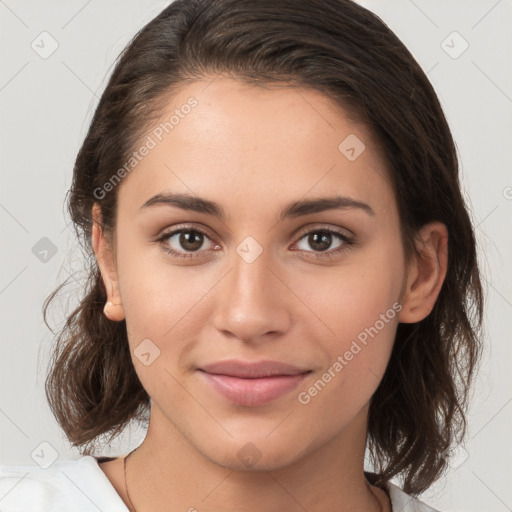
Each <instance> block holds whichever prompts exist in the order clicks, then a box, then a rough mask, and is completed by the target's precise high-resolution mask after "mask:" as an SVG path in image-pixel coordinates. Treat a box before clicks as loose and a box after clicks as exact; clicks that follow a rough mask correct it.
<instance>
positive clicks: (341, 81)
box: [44, 0, 483, 494]
mask: <svg viewBox="0 0 512 512" xmlns="http://www.w3.org/2000/svg"><path fill="white" fill-rule="evenodd" d="M218 73H223V74H226V75H230V76H233V77H236V78H237V79H240V80H245V81H246V82H248V83H252V84H265V83H277V82H282V81H286V82H288V83H290V84H291V85H296V86H300V87H311V88H313V89H316V90H318V91H320V92H322V93H324V94H325V95H327V96H329V97H330V98H331V99H332V100H333V101H334V102H335V104H336V105H338V106H340V107H341V108H343V109H344V111H348V112H349V113H350V115H351V116H353V117H354V118H357V119H358V120H359V121H361V122H363V123H365V125H366V126H368V128H369V130H371V133H372V134H373V136H374V138H375V142H376V143H378V144H379V145H380V146H381V147H382V148H383V150H384V155H385V159H386V163H387V165H388V168H389V172H390V176H391V179H392V183H393V187H394V190H395V194H396V198H397V203H398V208H399V212H400V217H401V223H402V233H403V241H404V247H405V252H406V255H407V257H410V256H411V255H413V252H414V235H415V233H417V231H418V229H419V228H420V227H421V226H423V225H424V224H426V223H428V222H430V221H434V220H438V221H441V222H443V223H445V224H446V226H447V227H448V230H449V259H448V271H447V275H446V279H445V282H444V284H443V286H442V289H441V292H440V294H439V297H438V300H437V302H436V304H435V306H434V309H433V311H432V312H431V313H430V315H428V316H427V317H426V318H425V319H424V320H423V321H421V322H419V323H416V324H399V326H398V331H397V335H396V339H395V343H394V348H393V352H392V355H391V359H390V362H389V365H388V367H387V370H386V373H385V375H384V377H383V379H382V382H381V383H380V385H379V387H378V389H377V390H376V392H375V394H374V396H373V397H372V400H371V404H370V412H369V423H368V442H369V448H370V452H371V456H372V460H373V463H374V466H375V470H376V472H377V473H378V475H379V481H378V482H377V483H380V484H382V483H384V482H386V481H387V480H389V479H390V478H391V477H393V476H395V475H398V476H402V477H403V481H404V485H403V487H404V490H405V492H407V493H410V494H419V493H421V492H422V491H423V490H425V489H426V488H427V487H428V486H429V485H431V484H432V483H433V482H434V481H435V480H436V479H438V478H439V477H440V475H441V474H442V472H443V470H444V469H445V468H446V456H445V454H446V450H447V449H449V448H450V447H451V446H452V445H453V444H454V443H457V442H460V441H461V440H462V439H463V436H464V435H465V431H466V418H465V411H466V409H467V404H468V392H469V389H470V384H471V381H472V378H473V375H474V369H475V367H476V364H477V363H478V360H479V357H480V354H481V345H480V343H481V342H480V338H479V330H480V329H481V322H482V309H483V297H482V296H483V293H482V287H481V283H480V278H479V270H478V265H477V257H476V248H475V238H474V233H473V228H472V224H471V221H470V218H469V216H468V212H467V209H466V206H465V202H464V199H463V197H462V194H461V190H460V183H459V176H458V172H459V168H458V160H457V154H456V148H455V144H454V141H453V139H452V135H451V133H450V129H449V127H448V124H447V121H446V119H445V116H444V114H443V111H442V108H441V106H440V103H439V101H438V98H437V96H436V94H435V92H434V89H433V87H432V86H431V84H430V82H429V81H428V79H427V77H426V75H425V73H424V72H423V71H422V69H421V68H420V66H419V65H418V63H417V62H416V61H415V59H414V58H413V56H412V55H411V54H410V53H409V51H408V50H407V49H406V48H405V46H404V45H403V44H402V43H401V41H400V40H399V39H398V38H397V37H396V36H395V34H394V33H393V32H392V31H391V30H390V29H389V28H388V27H387V26H386V25H385V23H384V22H383V21H382V20H381V19H380V18H379V17H378V16H376V15H375V14H373V13H371V12H370V11H368V10H366V9H364V8H363V7H361V6H359V5H357V4H356V3H353V2H352V1H349V0H307V1H306V0H304V1H297V0H257V1H255V0H177V1H175V2H173V3H172V4H171V5H169V6H168V7H167V8H166V9H164V10H163V11H162V12H161V13H160V14H159V15H158V16H157V17H156V18H154V19H153V20H152V21H151V22H150V23H148V24H147V25H146V26H145V27H144V28H143V29H141V30H140V31H139V32H138V33H137V34H136V36H135V37H134V38H133V39H132V41H131V42H130V43H129V45H128V46H127V47H126V48H125V50H124V51H123V52H122V54H121V55H120V57H119V60H118V62H117V64H116V67H115V69H114V71H113V74H112V76H111V78H110V80H109V82H108V85H107V87H106V89H105V91H104V93H103V95H102V97H101V99H100V101H99V104H98V106H97V108H96V111H95V114H94V118H93V120H92V122H91V125H90V128H89V131H88V133H87V136H86V137H85V140H84V143H83V145H82V147H81V149H80V151H79V153H78V156H77V158H76V162H75V166H74V174H73V183H72V186H71V190H70V196H69V203H68V209H69V213H70V215H71V219H72V221H73V223H74V227H75V230H76V233H77V236H78V239H79V240H82V241H83V244H84V245H83V247H84V249H85V252H86V254H87V255H88V257H89V268H88V280H87V286H86V289H85V292H84V295H83V299H82V300H81V302H80V304H79V305H78V307H77V308H76V309H75V310H74V311H73V312H72V314H71V315H70V316H69V317H68V318H67V321H66V324H65V326H64V328H63V329H62V330H61V331H60V332H59V335H58V338H57V343H56V346H55V349H54V351H53V354H52V361H51V368H50V370H49V373H48V376H47V380H46V394H47V397H48V400H49V403H50V407H51V409H52V411H53V413H54V414H55V417H56V418H57V421H58V422H59V423H60V425H61V426H62V428H63V430H64V432H65V433H66V435H67V437H68V439H69V440H70V442H71V443H72V444H73V445H75V446H78V447H81V448H82V453H84V454H90V453H91V449H92V448H94V447H95V446H96V444H97V441H98V438H99V436H102V435H104V434H110V435H111V436H110V439H113V438H114V437H115V436H117V435H118V434H119V433H121V432H122V431H123V429H124V428H125V427H126V426H127V425H128V423H129V422H130V421H131V420H137V421H140V422H145V421H147V417H148V416H147V414H148V410H149V407H150V398H149V396H148V394H147V393H146V391H145V390H144V388H143V387H142V385H141V383H140V382H139V379H138V377H137V374H136V372H135V369H134V367H133V364H132V361H131V358H130V352H129V346H128V339H127V332H126V324H125V322H124V321H123V322H111V321H110V320H108V319H107V318H106V317H105V316H104V314H103V306H104V304H105V302H106V300H107V299H106V297H107V295H106V293H105V289H104V285H103V281H102V279H101V275H100V273H99V271H98V267H97V265H96V261H95V258H94V254H93V251H92V247H91V228H92V219H91V210H92V206H93V204H94V203H95V202H97V203H99V204H100V206H101V211H102V228H103V230H104V232H105V234H107V235H108V234H109V233H110V234H113V233H115V212H116V200H117V193H116V190H114V191H112V192H109V193H106V194H101V196H102V197H101V198H98V194H97V193H96V192H95V191H97V190H98V189H99V188H101V187H102V186H103V185H104V184H105V183H106V182H107V181H109V179H111V178H112V175H113V171H115V170H116V169H120V168H121V167H122V166H123V164H124V163H125V162H126V161H127V159H128V158H129V156H130V153H131V152H132V151H133V149H134V147H135V144H136V142H137V141H138V140H140V138H141V137H142V136H143V135H144V133H145V130H147V129H148V127H149V126H150V123H151V122H152V121H153V120H154V119H156V118H157V117H158V115H159V114H161V108H162V107H163V106H164V105H165V102H166V101H167V100H168V98H169V95H170V94H171V93H172V92H173V91H175V90H177V89H178V88H179V87H180V86H182V85H183V84H184V83H186V82H187V81H194V80H197V79H199V78H203V77H208V76H215V75H216V74H218ZM64 284H65V283H64ZM62 286H63V285H61V287H62ZM61 287H59V288H57V290H55V291H54V292H53V293H52V294H51V295H50V296H49V297H48V298H47V300H46V301H45V304H44V317H45V322H46V314H47V308H48V305H49V304H50V302H52V301H53V299H54V297H55V295H56V293H57V292H58V291H59V289H60V288H61ZM46 323H47V322H46Z"/></svg>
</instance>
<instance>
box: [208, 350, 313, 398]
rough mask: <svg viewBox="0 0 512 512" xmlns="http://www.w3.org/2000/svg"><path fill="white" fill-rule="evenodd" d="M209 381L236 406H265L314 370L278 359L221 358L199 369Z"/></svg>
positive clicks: (210, 384) (210, 385)
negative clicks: (248, 360)
mask: <svg viewBox="0 0 512 512" xmlns="http://www.w3.org/2000/svg"><path fill="white" fill-rule="evenodd" d="M198 372H199V374H200V375H201V377H202V378H203V379H204V381H205V382H206V384H207V385H208V386H209V387H211V388H212V389H213V390H215V391H216V392H217V393H219V394H220V395H222V396H223V397H224V398H226V399H227V400H229V401H230V402H232V403H233V404H235V405H240V406H248V407H255V406H258V405H264V404H267V403H269V402H272V401H273V400H276V399H277V398H279V397H281V396H283V395H285V394H287V393H289V392H290V391H292V390H293V389H294V388H296V387H297V386H298V385H299V384H300V383H301V382H302V381H303V380H304V379H305V377H306V376H307V375H308V374H309V373H311V370H308V369H304V368H299V367H297V366H292V365H289V364H285V363H280V362H277V361H260V362H257V363H250V362H244V361H237V360H229V361H221V362H218V363H213V364H209V365H205V366H203V367H201V368H198Z"/></svg>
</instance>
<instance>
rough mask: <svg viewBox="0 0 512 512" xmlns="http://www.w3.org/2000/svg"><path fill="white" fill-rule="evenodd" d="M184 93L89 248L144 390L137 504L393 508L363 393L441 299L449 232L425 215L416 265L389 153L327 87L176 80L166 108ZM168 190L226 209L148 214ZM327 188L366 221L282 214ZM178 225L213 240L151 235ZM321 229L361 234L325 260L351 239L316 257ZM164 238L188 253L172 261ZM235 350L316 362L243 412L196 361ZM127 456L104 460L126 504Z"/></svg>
mask: <svg viewBox="0 0 512 512" xmlns="http://www.w3.org/2000/svg"><path fill="white" fill-rule="evenodd" d="M190 96H194V97H195V98H196V99H197V101H198V105H197V106H196V107H195V108H194V109H192V111H191V112H190V114H188V115H187V116H185V117H184V118H183V119H181V120H180V122H179V124H178V125H176V126H175V127H174V129H173V130H172V131H171V132H170V133H169V134H168V135H167V136H166V137H165V138H164V139H163V140H162V141H161V142H160V143H159V144H158V145H157V147H156V148H154V149H152V150H151V152H150V153H149V155H148V156H146V157H145V158H144V159H143V160H142V161H141V162H140V163H139V164H138V165H137V167H136V168H135V169H134V170H133V171H132V172H131V173H130V174H129V175H128V176H127V177H126V178H125V179H124V181H123V182H122V183H121V184H120V185H119V190H118V191H117V193H118V210H117V219H116V220H117V228H116V233H115V236H116V238H115V241H114V243H113V247H112V246H110V245H109V244H108V239H107V237H106V236H105V235H104V233H103V232H102V231H101V228H100V224H99V220H100V216H101V212H100V210H99V208H98V207H97V205H95V207H94V209H93V215H94V218H95V222H94V227H93V246H94V251H95V254H96V257H97V260H98V265H99V267H100V270H101V273H102V276H103V280H104V283H105V287H106V290H108V291H109V295H108V300H109V301H111V302H112V303H113V304H118V305H117V306H112V307H108V308H106V310H105V314H106V315H107V316H108V317H109V318H110V319H111V320H112V321H120V320H123V319H126V325H127V330H128V337H129V343H130V348H131V352H132V360H133V364H134V367H135V370H136V371H137V374H138V376H139V378H140V381H141V383H142V385H143V386H144V388H145V389H146V391H147V392H148V394H149V395H150V397H151V399H152V408H151V417H150V426H149V429H148V432H147V435H146V438H145V439H144V441H143V442H142V444H141V445H140V446H139V448H138V449H137V450H136V451H135V452H134V453H133V454H132V455H131V456H130V458H129V461H128V465H127V479H128V488H129V493H130V498H131V501H132V503H133V505H134V506H135V508H136V509H137V510H138V511H139V512H141V511H142V510H144V511H157V510H176V511H178V510H180V511H182V510H189V509H190V508H191V507H195V508H196V509H197V510H198V511H200V512H203V511H220V510H222V511H226V512H227V511H235V510H236V511H240V510H243V511H247V512H251V511H261V510H266V511H277V510H288V511H295V510H297V511H298V510H304V509H306V510H308V511H309V512H313V511H320V510H336V511H363V510H364V511H374V510H375V511H377V510H391V508H390V502H389V497H388V496H387V494H386V492H385V491H384V490H381V489H378V488H376V487H373V486H370V485H369V484H368V482H367V481H366V479H365V477H364V474H363V459H364V449H365V443H366V435H367V430H366V422H367V414H368V406H369V400H370V398H371V396H372V395H373V393H374V392H375V390H376V388H377V386H378V384H379V382H380V380H381V378H382V376H383V374H384V371H385V369H386V366H387V363H388V360H389V357H390V353H391V349H392V346H393V341H394V337H395V333H396V328H397V325H398V323H399V322H418V321H420V320H422V319H423V318H425V317H426V316H427V315H428V314H429V313H430V311H431V310H432V307H433V306H434V303H435V301H436V298H437V296H438V294H439V291H440V288H441V285H442V282H443V279H444V277H445V274H446V265H447V239H448V235H447V230H446V227H445V226H444V225H443V224H441V223H438V222H435V223H431V224H428V225H426V226H424V227H423V228H422V230H421V231H420V232H419V233H418V239H417V247H418V249H419V251H420V256H421V257H420V258H418V259H412V260H411V261H409V262H408V261H406V259H405V255H404V252H403V247H402V241H401V233H400V225H399V215H398V211H397V205H396V199H395V196H394V192H393V189H392V187H391V185H390V182H389V179H388V175H387V172H386V169H385V165H384V160H383V158H382V155H381V153H380V152H379V149H378V147H377V145H376V144H375V143H374V142H373V141H372V139H371V136H370V134H369V133H368V131H367V130H366V129H365V127H364V126H361V125H358V124H355V123H354V122H352V121H350V120H349V118H348V117H347V116H345V115H344V114H343V112H342V111H340V109H339V108H338V109H337V108H335V106H334V105H333V104H332V103H331V102H330V100H329V99H328V98H327V97H325V96H324V95H323V94H322V93H320V92H318V91H314V90H309V89H296V88H292V87H272V86H266V87H264V88H262V87H256V86H250V85H247V84H243V83H242V82H240V81H237V80H234V79H232V78H228V77H217V78H216V79H215V80H213V81H212V80H209V81H206V80H205V81H197V82H194V83H191V84H187V85H186V86H184V87H183V88H182V90H181V91H180V92H179V93H178V94H176V95H175V96H174V97H172V98H170V99H169V102H168V106H169V108H168V112H165V113H163V115H162V119H163V118H168V117H169V113H170V112H172V111H173V110H174V109H176V108H179V107H180V105H183V104H184V103H186V101H187V99H188V98H189V97H190ZM164 114H165V115H164ZM157 124H158V123H157ZM349 134H355V135H356V136H357V137H358V138H359V139H360V140H361V141H363V143H364V144H365V146H366V148H365V150H364V151H363V152H362V153H361V155H360V156H359V157H358V158H357V159H356V160H354V161H349V160H348V159H347V158H346V157H345V156H344V155H343V154H342V153H341V152H340V151H339V150H338V145H339V144H340V142H341V141H342V140H344V139H345V137H347V135H349ZM170 191H172V192H175V193H188V194H193V195H195V196H199V197H202V198H207V199H209V200H212V201H215V202H217V203H219V204H220V205H221V206H222V207H223V209H224V210H225V211H226V218H225V219H224V220H220V219H218V218H215V217H213V216H211V215H207V214H204V213H197V212H192V211H185V210H181V209H179V208H176V207H172V206H168V205H159V206H155V207H153V208H147V209H145V210H144V209H143V210H142V211H141V210H140V208H141V206H142V205H143V204H144V202H145V201H147V200H148V199H149V198H150V197H152V196H154V195H155V194H158V193H162V192H170ZM334 192H336V193H338V194H340V195H343V196H348V197H350V198H352V199H356V200H357V201H361V202H364V203H366V204H368V205H369V206H370V207H371V208H372V210H373V212H374V215H370V214H368V213H367V212H366V211H364V210H362V209H360V208H345V209H333V210H326V211H322V212H318V213H312V214H308V215H306V216H302V217H298V218H292V219H286V220H283V221H279V220H278V215H279V213H280V212H281V210H282V209H283V208H284V207H285V205H288V204H289V203H290V202H293V201H298V200H301V199H314V198H319V197H325V196H332V195H333V193H334ZM183 224H186V225H190V226H191V227H189V228H188V229H189V231H190V230H193V229H194V228H199V229H202V230H203V231H205V232H206V233H207V236H206V237H203V238H202V239H200V241H199V243H198V244H197V245H198V246H199V247H200V248H199V249H198V250H195V252H194V250H188V251H187V247H190V246H185V247H184V246H183V245H180V243H179V238H180V237H179V235H175V236H174V237H173V238H172V239H171V238H168V239H167V240H165V241H163V242H157V241H155V240H156V239H157V238H158V236H159V235H160V234H162V233H163V232H164V231H167V232H169V231H171V230H172V229H173V228H175V227H176V228H177V227H183ZM325 227H330V228H332V229H335V230H338V231H340V232H342V233H346V234H349V235H351V236H352V237H353V240H354V244H353V245H347V244H345V245H344V250H342V251H341V252H339V253H337V254H333V256H332V257H330V258H328V257H322V256H321V255H322V254H325V252H328V251H330V252H331V253H332V252H333V251H334V250H335V249H337V248H338V247H340V246H343V244H344V242H342V241H340V240H339V239H338V238H337V237H335V236H332V238H331V243H330V245H327V250H326V251H323V252H322V251H320V250H318V248H317V247H318V246H315V245H314V241H312V240H311V236H309V237H308V234H309V233H311V232H318V230H320V229H322V228H325ZM315 230H316V231H315ZM248 236H251V237H253V238H254V239H255V240H256V241H257V243H258V244H259V245H260V246H261V248H262V249H263V252H262V253H261V254H260V255H259V256H258V257H257V258H256V259H255V260H254V261H253V262H252V263H247V262H246V261H245V260H244V259H243V258H242V257H241V256H240V255H239V254H238V253H237V252H236V248H237V247H238V246H239V244H240V243H241V242H242V241H243V240H244V239H245V238H246V237H248ZM201 240H202V241H203V244H202V245H200V243H201ZM169 246H171V247H172V248H174V249H175V250H178V251H180V252H182V253H187V252H188V254H195V256H194V257H192V258H189V259H184V258H177V257H173V256H172V255H171V254H169V253H168V252H166V248H168V247H169ZM319 254H320V256H318V255H319ZM396 303H399V304H401V306H402V309H401V311H400V312H399V313H398V314H396V316H395V317H394V318H393V319H392V320H389V321H388V322H387V323H385V326H384V327H383V328H382V329H381V330H380V331H379V332H378V334H377V335H376V336H374V337H373V338H370V339H369V341H368V344H367V345H366V346H364V347H363V348H362V350H361V351H360V352H358V353H357V355H355V356H354V357H353V359H352V360H350V361H349V362H348V364H347V365H346V366H344V367H343V369H342V371H340V372H339V373H337V374H336V377H335V378H333V379H332V380H331V382H329V383H328V384H327V385H326V386H325V388H324V389H323V390H322V391H321V392H319V393H318V394H317V396H314V397H312V398H311V401H310V402H309V403H308V404H306V405H303V404H301V403H299V401H298V399H297V395H298V393H299V392H301V391H304V390H306V391H307V390H308V388H310V387H311V386H312V385H313V384H314V383H315V382H316V381H317V380H318V379H319V378H321V376H322V374H323V373H324V372H326V371H327V369H328V368H329V367H331V366H332V365H333V363H334V362H335V361H336V360H337V357H338V356H339V355H343V354H344V353H345V352H346V351H347V350H349V348H350V346H351V343H352V341H353V340H354V339H356V337H357V335H358V334H359V333H361V332H363V331H364V330H365V328H368V327H370V326H373V325H375V323H376V321H377V320H379V318H380V315H381V314H383V313H385V312H386V311H387V310H389V309H390V308H392V305H393V304H396ZM147 338H149V339H150V340H151V341H152V342H153V343H154V344H155V345H156V346H157V347H158V348H159V350H160V355H159V357H157V358H156V359H155V360H154V361H153V362H152V363H151V364H150V365H148V366H145V365H144V364H143V363H142V362H141V361H140V360H139V359H138V357H136V356H135V355H134V350H135V349H136V348H137V346H138V345H139V344H140V343H141V342H142V340H145V339H147ZM228 358H239V359H243V360H246V361H260V360H263V359H270V360H276V361H281V362H286V363H289V364H294V365H296V366H299V367H301V368H305V369H309V370H311V373H310V374H309V375H308V376H307V377H306V379H305V380H304V382H303V383H302V384H301V385H300V386H299V387H298V388H297V389H295V390H293V391H291V392H289V393H286V394H285V395H283V396H281V397H279V398H278V399H276V400H274V401H272V402H271V403H269V404H266V405H262V406H255V407H240V406H236V405H234V404H232V403H231V402H230V401H229V400H227V399H226V398H224V397H223V396H221V395H219V394H218V393H217V392H216V391H214V390H213V389H211V388H210V387H209V386H207V385H206V384H205V383H204V382H203V380H202V379H200V377H199V375H198V372H197V371H196V368H197V367H198V366H201V365H204V364H206V363H211V362H215V361H219V360H221V359H228ZM246 443H252V444H253V445H254V446H255V447H256V448H257V453H258V456H259V460H258V461H257V463H256V464H255V465H254V466H252V467H247V466H246V465H245V464H244V463H243V461H242V460H240V459H239V457H238V456H237V454H238V452H239V450H240V449H241V448H242V447H243V446H244V445H246ZM122 466H123V458H118V459H116V460H114V461H112V462H107V463H104V464H102V465H101V467H102V469H103V471H104V472H105V474H106V475H107V477H108V478H109V479H110V481H111V482H112V484H113V485H114V487H115V488H116V490H117V491H118V493H119V494H120V496H121V498H122V499H123V500H124V501H125V502H126V503H127V499H126V489H125V488H124V476H123V467H122Z"/></svg>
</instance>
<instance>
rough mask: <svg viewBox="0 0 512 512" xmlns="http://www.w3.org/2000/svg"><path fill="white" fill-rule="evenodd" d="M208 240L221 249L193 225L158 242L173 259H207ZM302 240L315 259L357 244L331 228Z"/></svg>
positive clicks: (307, 233) (308, 233)
mask: <svg viewBox="0 0 512 512" xmlns="http://www.w3.org/2000/svg"><path fill="white" fill-rule="evenodd" d="M173 239H174V241H173ZM333 239H337V240H338V241H339V243H338V245H337V246H336V247H335V248H334V249H330V250H328V247H326V246H330V245H332V243H333ZM206 240H210V242H211V243H212V244H213V246H214V247H213V249H219V248H220V245H218V244H216V243H215V242H213V241H212V240H211V239H210V237H209V235H208V234H207V233H205V232H204V231H203V230H201V229H199V228H196V227H195V226H191V225H188V226H181V227H180V228H178V229H174V230H172V231H168V232H165V233H163V234H162V236H160V237H159V238H158V239H157V240H156V241H157V242H158V243H160V244H161V245H162V247H163V248H164V250H165V251H166V252H167V253H169V254H171V255H172V256H173V257H176V258H187V259H189V258H202V257H206V255H203V254H202V253H204V252H206V251H201V249H202V248H203V246H204V243H205V241H206ZM302 240H306V243H307V244H308V245H309V246H310V247H312V248H313V250H308V249H304V248H300V249H299V251H303V252H307V253H312V255H313V257H315V258H329V257H334V256H336V255H338V254H339V253H341V252H342V251H345V250H347V249H348V248H349V247H351V246H353V245H354V243H355V241H354V237H353V236H350V235H348V234H347V233H346V232H343V231H338V230H335V229H333V228H330V227H321V228H317V229H309V230H305V231H303V232H302V234H301V237H300V239H299V241H298V242H296V243H295V245H298V244H300V242H301V241H302ZM173 242H174V244H176V245H178V246H181V248H180V247H177V248H176V247H173V246H172V244H173ZM293 250H296V249H293ZM187 251H188V252H187Z"/></svg>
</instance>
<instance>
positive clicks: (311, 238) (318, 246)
mask: <svg viewBox="0 0 512 512" xmlns="http://www.w3.org/2000/svg"><path fill="white" fill-rule="evenodd" d="M333 237H334V238H335V239H338V241H339V243H338V245H337V246H336V247H334V248H331V247H330V246H331V244H332V243H333ZM300 240H306V242H307V244H308V245H309V246H310V247H312V248H313V249H314V251H313V252H325V251H327V249H329V248H330V249H331V250H330V251H329V252H330V253H333V252H338V251H339V250H340V248H343V246H344V245H347V244H348V245H350V244H351V239H350V237H348V236H347V235H346V234H345V233H341V232H339V231H334V230H332V229H326V228H323V229H317V230H315V231H309V232H308V233H306V234H305V235H304V236H303V237H302V238H301V239H300ZM303 250H306V251H307V249H303ZM307 252H311V251H307ZM319 256H321V254H319Z"/></svg>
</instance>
